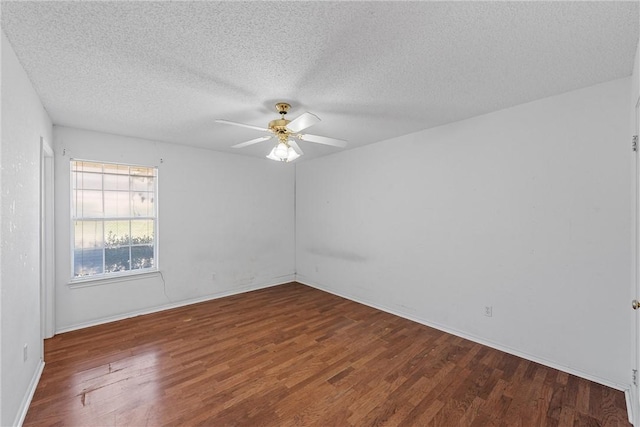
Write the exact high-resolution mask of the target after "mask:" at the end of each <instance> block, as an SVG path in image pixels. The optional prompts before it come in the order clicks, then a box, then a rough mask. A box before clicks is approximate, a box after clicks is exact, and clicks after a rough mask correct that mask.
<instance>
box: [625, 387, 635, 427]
mask: <svg viewBox="0 0 640 427" xmlns="http://www.w3.org/2000/svg"><path fill="white" fill-rule="evenodd" d="M624 399H625V401H626V402H627V417H628V418H629V423H630V424H632V425H634V424H633V420H634V419H635V416H634V415H635V414H634V413H633V405H632V403H631V402H633V392H632V391H631V389H626V390H625V391H624Z"/></svg>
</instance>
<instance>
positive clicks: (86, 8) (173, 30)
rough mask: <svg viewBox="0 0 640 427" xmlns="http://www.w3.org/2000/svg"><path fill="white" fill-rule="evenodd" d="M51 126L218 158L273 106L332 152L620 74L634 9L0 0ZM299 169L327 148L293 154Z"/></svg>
mask: <svg viewBox="0 0 640 427" xmlns="http://www.w3.org/2000/svg"><path fill="white" fill-rule="evenodd" d="M1 7H2V28H3V31H4V32H5V34H6V35H7V37H8V39H9V41H10V42H11V44H12V45H13V47H14V49H15V51H16V54H17V56H18V58H19V59H20V61H21V63H22V64H23V66H24V68H25V70H26V71H27V74H28V75H29V76H30V78H31V80H32V82H33V84H34V87H35V88H36V90H37V91H38V93H39V95H40V97H41V99H42V102H43V104H44V106H45V108H46V109H47V111H48V112H49V115H50V116H51V119H52V120H53V122H54V123H55V124H58V125H66V126H72V127H78V128H84V129H92V130H98V131H104V132H109V133H115V134H122V135H128V136H136V137H142V138H148V139H152V140H159V141H166V142H173V143H178V144H188V145H194V146H199V147H206V148H210V149H213V150H220V151H229V152H234V153H240V154H247V155H255V156H264V155H266V153H267V152H268V151H269V149H270V146H271V143H270V142H267V143H260V144H257V145H256V146H252V147H247V148H244V149H231V148H230V146H231V145H234V144H236V143H239V142H242V141H245V140H248V139H252V138H255V137H258V136H261V134H260V133H259V132H256V131H253V130H249V129H243V128H236V127H231V126H225V125H222V124H218V123H215V122H214V120H215V119H218V118H220V119H227V120H232V121H237V122H244V123H250V124H253V125H258V126H266V125H267V123H268V121H269V120H271V119H274V118H277V117H278V116H277V114H276V113H275V109H274V108H273V104H274V103H275V102H277V101H288V102H290V103H291V104H292V110H291V112H290V114H289V118H294V117H296V116H297V115H298V114H301V113H302V112H304V111H311V112H313V113H315V114H316V115H318V116H319V117H320V118H321V119H322V122H321V123H319V124H317V125H315V126H314V127H312V128H310V129H309V130H308V131H309V133H313V134H318V135H324V136H331V137H337V138H341V139H346V140H348V141H349V145H348V147H347V149H348V148H353V147H357V146H361V145H364V144H369V143H373V142H376V141H380V140H383V139H387V138H390V137H394V136H399V135H403V134H407V133H411V132H415V131H418V130H421V129H426V128H429V127H433V126H437V125H441V124H444V123H449V122H452V121H457V120H460V119H464V118H468V117H472V116H476V115H479V114H483V113H487V112H491V111H495V110H499V109H502V108H506V107H509V106H513V105H516V104H521V103H524V102H528V101H532V100H535V99H539V98H543V97H547V96H550V95H554V94H558V93H562V92H566V91H569V90H572V89H577V88H580V87H585V86H589V85H593V84H596V83H600V82H604V81H608V80H612V79H616V78H621V77H626V76H629V75H630V74H631V71H632V66H633V58H634V54H635V49H636V43H637V41H638V13H639V12H638V2H513V3H512V2H150V1H144V2H46V1H45V2H22V1H19V2H8V1H2V3H1ZM300 146H301V148H302V149H303V150H304V151H305V153H306V156H305V157H303V159H304V158H312V157H316V156H320V155H326V154H330V153H334V152H337V151H339V150H340V149H338V148H333V147H328V146H322V145H319V144H312V143H308V142H300Z"/></svg>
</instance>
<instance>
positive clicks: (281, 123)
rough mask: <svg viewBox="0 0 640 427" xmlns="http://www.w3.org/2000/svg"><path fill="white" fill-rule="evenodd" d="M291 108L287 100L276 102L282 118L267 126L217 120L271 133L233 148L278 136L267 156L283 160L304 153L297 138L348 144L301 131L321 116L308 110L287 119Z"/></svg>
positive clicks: (341, 146)
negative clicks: (291, 118)
mask: <svg viewBox="0 0 640 427" xmlns="http://www.w3.org/2000/svg"><path fill="white" fill-rule="evenodd" d="M290 108H291V105H289V104H287V103H286V102H278V103H277V104H276V110H277V111H278V113H279V114H280V118H279V119H275V120H272V121H270V122H269V125H268V127H266V128H263V127H260V126H253V125H247V124H244V123H237V122H232V121H229V120H222V119H218V120H216V122H217V123H223V124H226V125H233V126H240V127H244V128H248V129H254V130H259V131H262V132H268V133H271V135H267V136H261V137H259V138H255V139H251V140H249V141H245V142H241V143H240V144H236V145H233V146H232V147H231V148H243V147H247V146H249V145H253V144H257V143H258V142H263V141H268V140H270V139H272V138H277V139H278V143H277V144H276V146H275V147H273V149H272V150H271V152H270V153H269V154H268V155H267V158H268V159H271V160H278V161H282V162H291V161H293V160H295V159H297V158H298V157H300V156H302V155H303V154H304V153H303V152H302V150H301V149H300V146H299V145H298V143H297V142H296V141H295V140H296V139H299V140H301V141H307V142H315V143H318V144H325V145H331V146H333V147H340V148H343V147H345V146H346V145H347V141H344V140H342V139H336V138H328V137H326V136H319V135H311V134H308V133H300V132H301V131H303V130H304V129H307V128H308V127H311V126H313V125H315V124H316V123H318V122H319V121H320V118H319V117H318V116H316V115H315V114H311V113H309V112H307V113H303V114H301V115H300V116H298V117H297V118H295V119H293V120H287V119H285V118H284V116H285V115H286V114H287V112H288V111H289V109H290Z"/></svg>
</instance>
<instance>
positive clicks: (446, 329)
mask: <svg viewBox="0 0 640 427" xmlns="http://www.w3.org/2000/svg"><path fill="white" fill-rule="evenodd" d="M296 281H297V282H298V283H301V284H303V285H306V286H310V287H312V288H315V289H318V290H321V291H324V292H328V293H330V294H333V295H337V296H339V297H342V298H346V299H348V300H350V301H355V302H357V303H360V304H364V305H366V306H369V307H372V308H375V309H378V310H381V311H384V312H387V313H389V314H393V315H395V316H398V317H402V318H404V319H407V320H411V321H413V322H416V323H420V324H422V325H425V326H429V327H430V328H434V329H438V330H440V331H443V332H446V333H448V334H451V335H455V336H457V337H460V338H464V339H467V340H469V341H473V342H476V343H478V344H482V345H486V346H487V347H491V348H494V349H496V350H500V351H503V352H505V353H509V354H512V355H514V356H518V357H521V358H523V359H526V360H530V361H532V362H536V363H539V364H541V365H544V366H548V367H550V368H553V369H557V370H559V371H562V372H566V373H568V374H571V375H575V376H578V377H581V378H584V379H586V380H589V381H593V382H596V383H598V384H602V385H604V386H607V387H610V388H613V389H616V390H620V391H625V390H626V389H628V387H629V384H618V383H614V382H611V381H609V380H607V379H605V378H600V377H598V376H595V375H591V374H589V373H587V372H583V371H580V370H578V369H574V368H571V367H568V366H564V365H561V364H558V363H555V362H553V361H550V360H546V359H544V358H540V357H538V356H535V355H532V354H528V353H526V352H522V351H519V350H516V349H513V348H510V347H507V346H504V345H501V344H499V343H495V342H492V341H490V340H486V339H484V338H482V337H478V336H475V335H472V334H468V333H466V332H463V331H459V330H457V329H454V328H450V327H448V326H445V325H441V324H438V323H434V322H431V321H428V320H425V319H422V318H419V317H416V316H413V315H411V314H408V313H403V312H401V311H399V310H397V309H395V308H390V307H386V306H383V305H380V304H378V303H374V302H371V301H368V300H364V299H362V298H358V297H355V296H353V295H350V294H346V293H343V292H338V291H336V290H334V289H331V288H327V287H325V286H322V285H320V284H318V283H315V282H313V281H310V280H308V279H306V278H304V277H300V276H296Z"/></svg>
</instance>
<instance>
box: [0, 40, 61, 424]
mask: <svg viewBox="0 0 640 427" xmlns="http://www.w3.org/2000/svg"><path fill="white" fill-rule="evenodd" d="M51 131H52V126H51V120H50V119H49V116H48V115H47V113H46V111H45V110H44V108H43V107H42V104H41V103H40V99H39V98H38V95H37V94H36V92H35V90H34V89H33V86H32V85H31V82H30V80H29V78H28V77H27V75H26V73H25V72H24V70H23V68H22V66H21V65H20V63H19V62H18V59H17V58H16V56H15V53H14V51H13V49H12V47H11V45H10V43H9V41H8V40H7V38H6V36H5V35H4V32H3V33H2V148H1V151H2V159H1V165H2V173H1V176H2V178H1V181H0V182H1V184H2V187H1V190H2V202H1V214H0V216H1V217H2V232H1V233H2V234H1V236H2V241H1V251H2V258H1V260H0V267H1V268H0V278H1V279H0V281H1V284H2V301H1V304H2V308H1V310H2V311H1V312H2V326H1V328H2V335H1V339H0V340H1V342H2V350H1V351H2V362H1V364H0V366H1V372H2V377H1V380H2V387H1V395H0V396H1V400H0V402H1V404H0V407H1V411H2V415H1V418H0V424H1V425H3V426H9V425H13V424H15V423H17V422H19V421H20V418H21V417H22V416H23V415H24V413H26V412H25V411H26V406H27V404H28V400H29V398H30V393H31V391H32V388H33V386H35V381H36V380H37V377H38V375H39V373H40V369H41V367H42V366H41V364H42V361H41V354H42V340H41V335H40V246H39V245H40V243H39V242H40V238H39V233H40V229H39V228H40V213H39V206H40V137H44V138H45V140H47V141H51ZM25 344H27V345H28V359H27V361H26V362H25V361H23V347H24V345H25Z"/></svg>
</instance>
